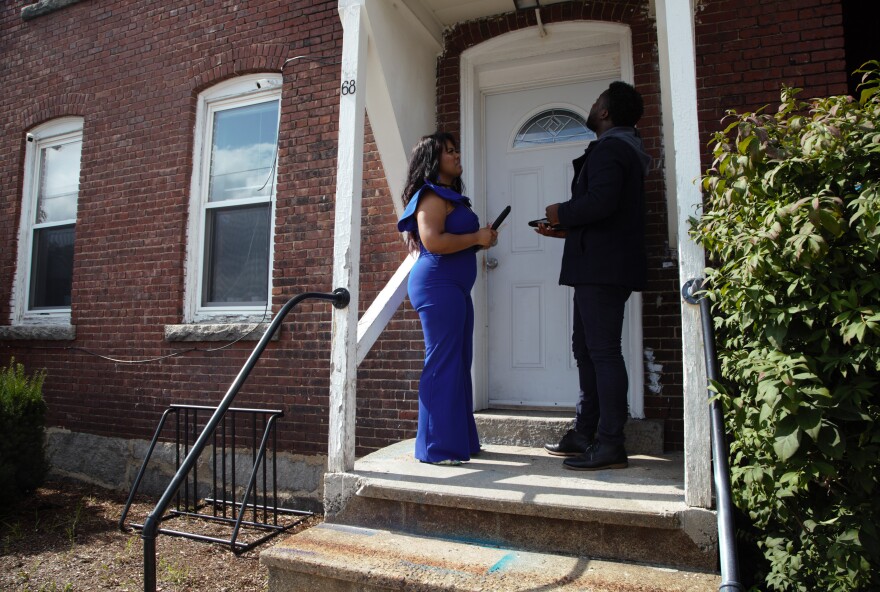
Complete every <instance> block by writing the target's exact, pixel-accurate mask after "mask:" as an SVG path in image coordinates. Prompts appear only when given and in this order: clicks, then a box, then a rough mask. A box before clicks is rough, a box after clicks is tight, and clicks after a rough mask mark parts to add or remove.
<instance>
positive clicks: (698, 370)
mask: <svg viewBox="0 0 880 592" xmlns="http://www.w3.org/2000/svg"><path fill="white" fill-rule="evenodd" d="M656 7H657V39H658V42H659V52H660V95H661V100H662V109H663V115H664V116H663V123H664V129H663V141H664V144H665V154H666V186H667V191H671V192H674V195H675V198H676V202H677V216H678V225H677V230H678V273H679V283H680V284H684V283H685V282H686V281H687V280H689V279H691V278H695V277H702V275H703V268H704V267H705V259H704V257H703V249H702V247H700V246H699V245H697V244H696V243H694V242H693V241H691V240H690V238H688V229H689V225H688V217H689V216H693V215H694V214H696V213H697V212H698V209H697V208H698V207H699V206H700V205H701V203H702V200H701V194H700V188H699V186H698V185H697V179H698V178H699V177H700V173H701V171H700V139H699V128H698V122H697V81H696V57H695V51H694V12H693V9H692V7H691V3H690V0H656ZM681 325H682V331H681V332H682V365H683V367H684V368H683V371H684V381H683V382H684V450H685V457H684V458H685V471H684V488H685V502H686V503H687V504H688V505H690V506H698V507H702V508H708V507H710V506H711V505H712V474H711V448H710V440H709V403H708V400H707V390H706V364H705V360H704V356H703V345H702V343H703V342H702V328H701V325H700V309H699V307H698V306H694V305H691V304H688V303H686V302H685V301H684V300H682V302H681Z"/></svg>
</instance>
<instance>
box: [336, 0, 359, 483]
mask: <svg viewBox="0 0 880 592" xmlns="http://www.w3.org/2000/svg"><path fill="white" fill-rule="evenodd" d="M363 10H364V7H363V4H362V1H352V2H340V6H339V11H340V15H341V17H342V27H343V29H344V31H343V36H342V82H341V85H342V86H341V87H340V96H339V151H338V155H337V164H336V204H335V208H336V220H335V229H334V233H333V288H334V289H335V288H346V289H347V290H348V291H349V292H350V293H351V303H350V304H349V305H348V307H346V308H344V309H335V308H334V309H333V328H332V332H331V334H332V345H331V349H330V426H329V441H328V448H327V470H328V471H329V472H330V473H345V472H348V471H351V470H352V469H353V468H354V429H355V404H356V401H355V381H356V376H357V322H358V305H357V303H358V284H359V272H360V257H361V190H362V185H363V165H364V97H365V96H366V93H365V91H366V87H365V85H366V78H367V77H366V66H365V64H366V56H367V30H366V26H365V18H364V14H363Z"/></svg>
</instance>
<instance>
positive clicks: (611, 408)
mask: <svg viewBox="0 0 880 592" xmlns="http://www.w3.org/2000/svg"><path fill="white" fill-rule="evenodd" d="M643 111H644V104H643V102H642V97H641V95H640V94H639V93H638V91H636V90H635V89H634V88H633V87H632V86H630V85H629V84H626V83H625V82H613V83H612V84H611V85H610V86H609V88H608V90H606V91H605V92H603V93H602V94H601V95H600V96H599V98H598V99H596V102H595V103H594V104H593V106H592V108H591V109H590V115H589V117H588V118H587V127H589V128H590V129H591V130H593V131H594V132H596V135H597V136H598V138H597V139H596V140H595V141H594V142H592V143H591V144H590V145H589V146H588V147H587V149H586V151H585V152H584V155H583V156H581V157H580V158H578V159H576V160H575V161H574V179H573V180H572V183H571V199H570V200H569V201H567V202H565V203H558V204H552V205H550V206H547V209H546V215H547V220H548V221H549V224H542V225H539V226H538V229H537V231H538V232H539V233H540V234H542V235H544V236H548V237H554V238H564V239H565V247H564V250H563V254H562V270H561V272H560V274H559V283H560V284H562V285H566V286H573V287H574V331H573V334H572V349H573V351H574V356H575V359H576V360H577V363H578V374H579V380H580V390H581V392H580V400H579V401H578V403H577V412H576V419H575V427H574V429H573V430H569V432H568V433H566V434H565V436H563V438H562V440H561V441H560V442H559V443H558V444H547V445H546V446H545V448H546V449H547V451H548V452H550V453H551V454H555V455H558V456H568V457H570V458H567V459H566V460H565V461H564V465H565V467H566V468H569V469H574V470H587V471H590V470H599V469H621V468H625V467H626V466H628V459H627V455H626V450H625V448H624V445H623V444H624V435H623V426H624V424H625V423H626V419H627V415H628V410H627V399H626V393H627V388H628V384H627V375H626V366H625V365H624V361H623V353H622V351H621V334H622V330H623V312H624V306H625V305H626V301H627V299H628V298H629V295H630V294H631V293H632V292H633V291H641V290H642V289H643V288H644V286H645V281H646V274H647V262H646V260H647V257H646V254H645V192H644V179H645V175H646V174H647V172H648V167H649V166H650V163H651V158H650V156H648V155H647V154H646V153H645V151H644V149H643V147H642V141H641V138H640V137H639V135H638V132H637V131H636V129H635V125H636V123H637V122H638V120H639V119H640V118H641V116H642V113H643Z"/></svg>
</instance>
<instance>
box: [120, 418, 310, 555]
mask: <svg viewBox="0 0 880 592" xmlns="http://www.w3.org/2000/svg"><path fill="white" fill-rule="evenodd" d="M213 412H214V408H213V407H206V406H202V405H177V404H175V405H171V406H170V407H169V408H168V409H167V410H166V411H165V413H163V414H162V419H161V420H160V421H159V426H158V427H157V428H156V433H155V434H154V435H153V439H152V441H151V442H150V446H149V448H148V450H147V454H146V457H145V458H144V462H143V464H142V465H141V468H140V471H138V474H137V476H136V477H135V480H134V485H132V488H131V493H130V494H129V496H128V501H127V502H126V504H125V507H124V508H123V510H122V516H121V518H120V519H119V528H120V529H122V530H127V529H128V528H134V529H137V530H142V529H143V524H138V523H130V524H126V518H127V517H128V513H129V510H130V509H131V505H132V503H133V501H134V498H135V495H136V494H137V492H138V490H139V488H140V485H141V482H142V481H143V478H144V475H145V474H146V472H147V468H148V466H149V463H150V460H151V459H152V458H153V452H154V451H155V448H156V444H157V442H158V441H159V438H160V436H161V435H162V433H163V432H166V434H167V432H171V431H173V440H174V460H175V470H178V469H180V463H181V460H182V459H183V458H185V457H186V456H187V454H188V453H189V451H190V448H191V443H192V442H194V441H195V440H196V437H197V436H198V433H199V431H200V429H201V428H202V425H201V422H200V418H205V417H208V416H210V414H211V413H213ZM283 416H284V413H283V412H282V411H280V410H272V409H241V408H236V407H231V408H229V409H228V410H227V412H226V416H225V417H224V418H223V419H222V420H221V422H220V425H219V426H218V427H217V429H216V430H215V431H214V433H213V435H212V439H211V480H210V483H202V482H201V481H200V480H199V471H198V469H199V463H196V464H195V465H194V466H193V470H192V472H191V473H190V474H189V475H188V476H187V479H186V480H184V482H183V486H182V487H181V488H180V489H179V490H178V492H177V495H176V496H175V497H174V506H173V508H172V509H170V510H169V511H168V514H167V515H165V516H163V523H164V522H165V521H168V520H170V519H172V518H195V519H199V520H200V521H201V522H202V523H204V522H212V523H220V524H225V525H228V526H230V527H231V528H232V530H231V535H230V536H229V538H225V539H224V538H219V537H217V536H209V535H206V534H198V533H195V532H189V531H183V530H171V529H168V528H160V529H159V530H158V533H159V534H165V535H170V536H178V537H185V538H190V539H194V540H199V541H205V542H212V543H220V544H225V545H229V547H230V549H231V550H232V551H233V552H234V553H236V554H241V553H244V552H246V551H249V550H251V549H253V548H254V547H256V546H258V545H260V544H262V543H264V542H266V541H267V540H269V539H270V538H272V537H275V536H277V535H279V534H281V533H283V532H285V531H287V530H290V529H291V528H293V527H294V526H296V525H297V524H299V523H300V522H302V521H304V520H306V519H307V518H308V517H309V516H312V515H313V512H308V511H303V510H295V509H291V508H284V507H281V506H280V505H279V503H278V480H277V475H278V463H277V456H276V450H277V448H278V447H277V440H276V434H277V432H276V430H275V426H276V423H277V421H278V420H279V419H281V417H283ZM169 419H172V420H173V421H172V422H169V421H168V420H169ZM166 428H167V431H166ZM270 440H271V441H272V447H271V455H270V458H267V450H268V444H269V441H270ZM240 450H241V452H240ZM248 452H250V457H251V458H250V459H249V460H250V462H249V463H248V464H249V465H250V467H251V468H250V471H249V473H248V475H249V478H248V479H247V480H244V479H241V480H239V479H238V476H239V470H238V467H237V466H236V463H237V461H238V464H239V465H241V464H243V463H242V461H246V460H248V459H247V458H242V459H241V460H239V456H242V457H246V456H247V454H248ZM240 482H243V486H244V491H243V493H242V495H241V497H240V499H237V495H238V492H239V489H240V488H239V483H240ZM203 494H209V495H205V497H204V498H203V497H202V496H203ZM248 515H250V516H251V519H250V520H248V519H247V517H248ZM190 524H192V522H190ZM242 527H244V528H245V529H247V530H248V532H249V534H252V535H254V534H256V536H251V537H249V538H248V540H247V541H245V542H242V541H241V540H239V534H240V533H241V532H242Z"/></svg>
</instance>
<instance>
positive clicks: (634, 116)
mask: <svg viewBox="0 0 880 592" xmlns="http://www.w3.org/2000/svg"><path fill="white" fill-rule="evenodd" d="M602 96H603V97H605V108H606V109H608V115H609V116H610V117H611V123H613V124H614V125H615V126H626V127H633V126H634V125H635V124H636V123H638V121H639V119H641V118H642V113H644V112H645V103H644V101H642V95H641V94H639V91H637V90H636V89H635V88H633V86H632V85H630V84H627V83H626V82H620V81H617V82H612V83H611V85H610V86H609V87H608V90H606V91H605V92H603V93H602Z"/></svg>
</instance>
